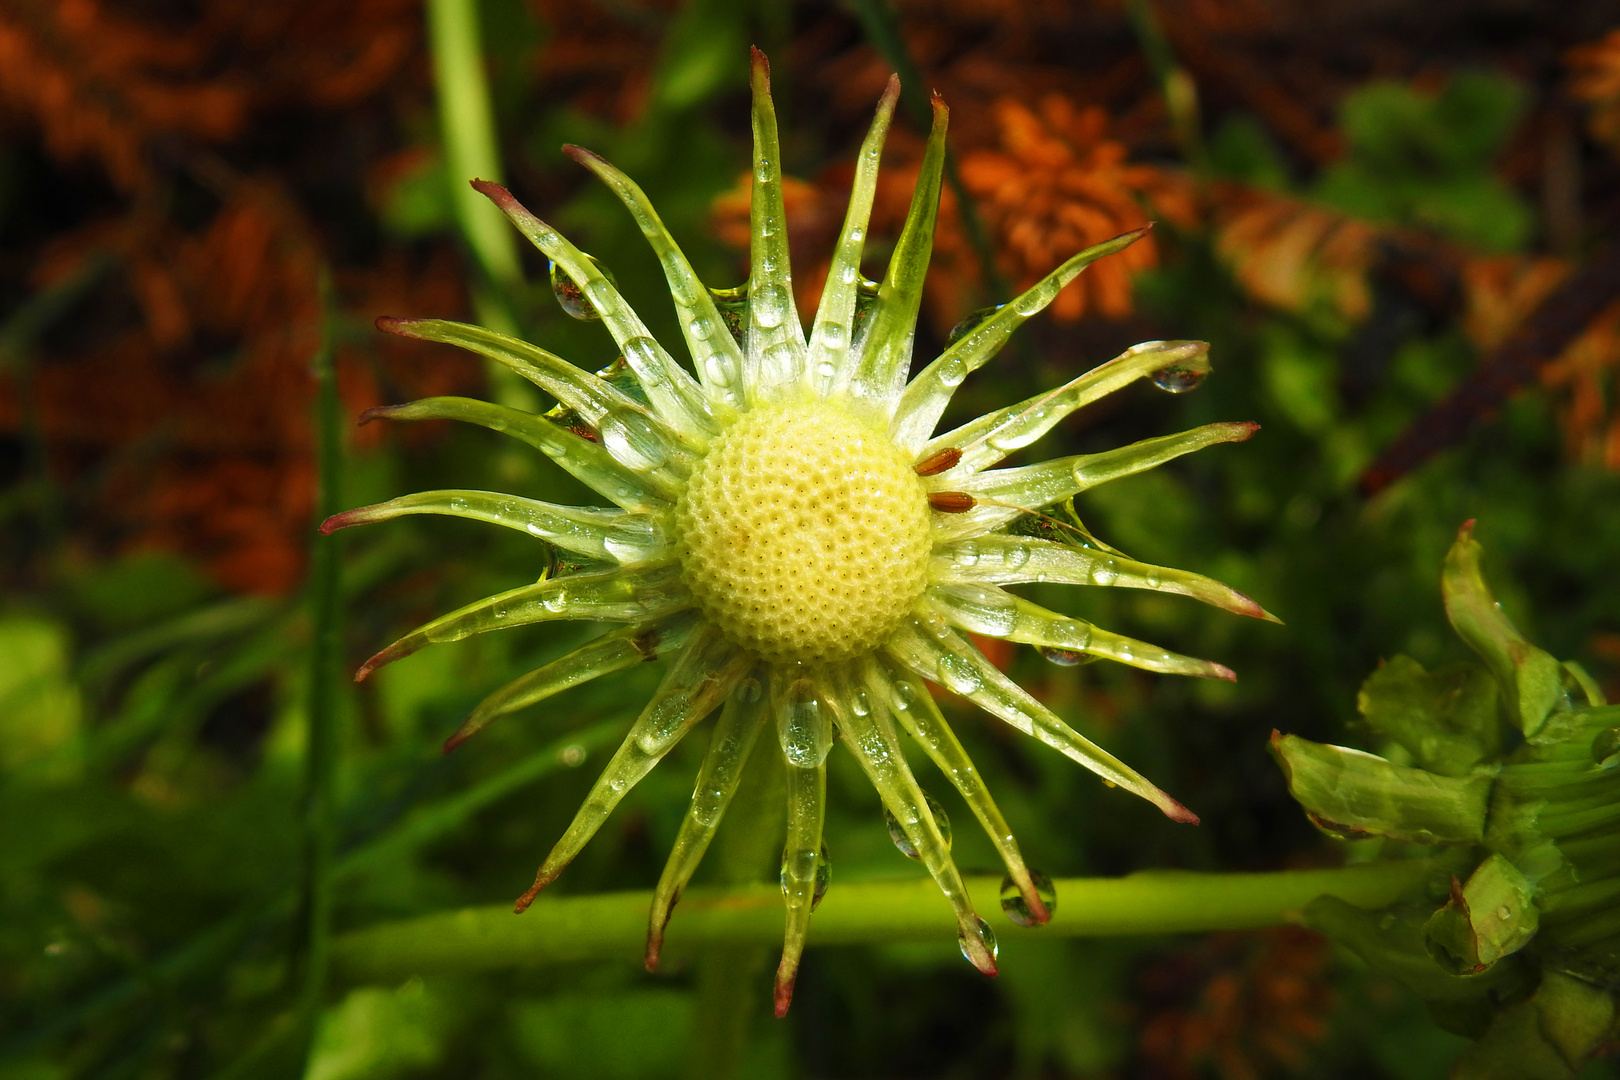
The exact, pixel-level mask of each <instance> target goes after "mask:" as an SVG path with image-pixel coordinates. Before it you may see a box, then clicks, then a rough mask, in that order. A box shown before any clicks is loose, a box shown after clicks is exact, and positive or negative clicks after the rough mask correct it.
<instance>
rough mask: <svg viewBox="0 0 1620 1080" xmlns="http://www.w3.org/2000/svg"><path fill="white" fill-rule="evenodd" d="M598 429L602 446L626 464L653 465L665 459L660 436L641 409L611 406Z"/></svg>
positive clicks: (656, 465)
mask: <svg viewBox="0 0 1620 1080" xmlns="http://www.w3.org/2000/svg"><path fill="white" fill-rule="evenodd" d="M601 431H602V446H603V448H605V449H606V450H607V452H608V453H610V454H612V455H613V458H614V460H615V461H617V462H619V464H621V465H624V466H625V467H626V468H631V469H653V468H657V467H658V466H659V465H662V464H664V462H665V461H667V460H668V457H669V455H668V452H667V451H666V450H665V447H664V441H663V439H662V438H661V437H660V435H659V433H658V431H657V429H655V428H654V427H653V424H652V420H651V419H650V418H649V417H647V416H646V415H645V414H643V413H639V412H633V411H631V410H630V409H614V410H613V411H612V412H609V413H608V414H607V415H606V416H604V417H602V427H601Z"/></svg>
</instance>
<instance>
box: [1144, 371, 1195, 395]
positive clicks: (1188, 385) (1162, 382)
mask: <svg viewBox="0 0 1620 1080" xmlns="http://www.w3.org/2000/svg"><path fill="white" fill-rule="evenodd" d="M1208 374H1209V369H1208V368H1205V369H1203V370H1200V369H1198V368H1195V367H1186V366H1184V365H1181V364H1172V365H1171V366H1170V367H1165V368H1160V369H1159V370H1158V371H1155V372H1154V373H1153V375H1152V378H1153V385H1154V386H1157V387H1158V388H1159V389H1160V390H1163V391H1165V392H1166V393H1170V394H1185V393H1186V392H1187V391H1188V390H1196V389H1197V388H1198V384H1199V383H1201V382H1203V381H1204V376H1205V375H1208Z"/></svg>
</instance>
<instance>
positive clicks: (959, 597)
mask: <svg viewBox="0 0 1620 1080" xmlns="http://www.w3.org/2000/svg"><path fill="white" fill-rule="evenodd" d="M953 599H954V600H955V601H956V603H957V604H958V605H960V607H961V609H962V617H963V618H964V619H971V621H972V625H971V627H970V628H971V629H972V630H973V632H974V633H977V634H989V635H990V636H991V637H1006V636H1007V635H1008V634H1010V633H1012V629H1013V627H1014V626H1015V625H1017V623H1018V601H1017V600H1016V599H1014V597H1013V595H1012V594H1011V593H1008V592H1004V591H1002V590H1001V589H997V588H992V587H974V586H968V587H965V588H963V589H961V590H960V591H957V592H955V593H954V594H953Z"/></svg>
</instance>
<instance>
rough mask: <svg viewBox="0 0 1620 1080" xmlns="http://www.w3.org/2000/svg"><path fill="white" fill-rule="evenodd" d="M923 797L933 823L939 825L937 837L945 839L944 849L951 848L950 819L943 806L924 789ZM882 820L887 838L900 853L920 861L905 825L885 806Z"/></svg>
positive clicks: (920, 857) (920, 858)
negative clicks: (886, 827) (932, 817)
mask: <svg viewBox="0 0 1620 1080" xmlns="http://www.w3.org/2000/svg"><path fill="white" fill-rule="evenodd" d="M923 799H924V801H926V802H927V803H928V812H929V813H930V814H932V815H934V824H935V825H937V826H938V827H939V838H940V839H941V840H943V841H945V850H946V851H949V850H951V819H950V818H949V817H947V816H946V815H945V808H944V807H943V806H941V805H939V800H938V799H936V798H934V797H933V796H932V795H930V794H928V792H926V791H925V792H923ZM883 820H884V821H885V822H886V823H887V824H888V826H889V839H890V840H893V841H894V846H895V847H897V848H899V849H900V854H902V855H904V856H905V857H906V858H908V859H915V860H917V861H919V862H920V861H921V860H922V856H921V855H919V854H917V849H916V847H915V846H913V845H912V843H911V838H910V837H909V836H907V835H906V827H905V826H904V825H902V824H900V819H899V818H897V817H895V816H894V815H893V814H891V813H890V812H889V808H888V807H887V806H885V807H884V808H883Z"/></svg>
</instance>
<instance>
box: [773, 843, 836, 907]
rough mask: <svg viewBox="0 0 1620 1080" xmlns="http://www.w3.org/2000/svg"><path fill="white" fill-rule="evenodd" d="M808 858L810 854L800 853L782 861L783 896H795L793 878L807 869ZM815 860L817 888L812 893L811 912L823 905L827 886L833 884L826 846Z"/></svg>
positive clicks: (822, 846) (830, 863)
mask: <svg viewBox="0 0 1620 1080" xmlns="http://www.w3.org/2000/svg"><path fill="white" fill-rule="evenodd" d="M808 856H809V852H806V851H800V852H795V853H794V854H792V855H788V856H786V857H784V858H783V859H782V873H781V876H780V880H781V883H782V895H784V896H791V895H793V887H792V885H791V884H790V883H791V881H792V880H793V878H794V877H795V876H797V873H796V872H798V873H802V872H803V870H804V869H805V867H804V864H805V863H806V862H808V861H809V858H808ZM815 860H816V874H815V887H814V888H813V889H812V891H811V893H810V910H811V911H814V910H816V908H817V907H819V906H820V905H821V898H822V897H824V896H826V895H827V886H829V885H831V884H832V859H830V858H829V857H828V856H827V845H826V844H822V845H821V850H820V851H819V852H817V854H816V856H815Z"/></svg>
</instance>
